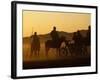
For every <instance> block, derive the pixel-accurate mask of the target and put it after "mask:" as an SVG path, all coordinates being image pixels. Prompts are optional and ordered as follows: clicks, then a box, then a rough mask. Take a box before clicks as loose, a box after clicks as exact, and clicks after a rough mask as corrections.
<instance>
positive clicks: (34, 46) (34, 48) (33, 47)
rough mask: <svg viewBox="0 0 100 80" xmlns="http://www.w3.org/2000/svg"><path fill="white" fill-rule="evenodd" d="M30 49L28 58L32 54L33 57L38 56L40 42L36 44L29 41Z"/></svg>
mask: <svg viewBox="0 0 100 80" xmlns="http://www.w3.org/2000/svg"><path fill="white" fill-rule="evenodd" d="M30 47H31V55H30V56H32V54H33V52H34V54H35V55H39V52H40V42H39V41H37V42H34V41H31V45H30Z"/></svg>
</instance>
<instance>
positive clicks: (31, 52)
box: [30, 45, 33, 57]
mask: <svg viewBox="0 0 100 80" xmlns="http://www.w3.org/2000/svg"><path fill="white" fill-rule="evenodd" d="M30 51H31V54H30V57H31V56H32V54H33V47H32V45H31V50H30Z"/></svg>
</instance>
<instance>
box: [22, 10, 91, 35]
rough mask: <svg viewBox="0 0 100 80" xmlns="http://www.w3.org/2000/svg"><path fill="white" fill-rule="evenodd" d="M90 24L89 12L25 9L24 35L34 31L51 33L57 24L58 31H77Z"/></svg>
mask: <svg viewBox="0 0 100 80" xmlns="http://www.w3.org/2000/svg"><path fill="white" fill-rule="evenodd" d="M90 24H91V14H89V13H87V14H86V13H67V12H66V13H64V12H44V11H23V37H27V36H30V35H31V34H32V31H33V33H34V32H35V31H36V32H37V33H38V34H46V33H49V32H51V30H52V29H53V26H56V28H57V30H58V31H65V32H75V31H77V30H82V29H88V25H90ZM32 29H33V30H32Z"/></svg>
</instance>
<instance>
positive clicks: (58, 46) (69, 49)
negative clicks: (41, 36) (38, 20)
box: [31, 36, 90, 56]
mask: <svg viewBox="0 0 100 80" xmlns="http://www.w3.org/2000/svg"><path fill="white" fill-rule="evenodd" d="M84 40H85V39H84V38H83V42H82V44H81V45H75V42H74V41H73V40H66V37H65V36H61V37H60V38H59V39H58V40H57V41H56V42H54V41H52V40H47V41H45V43H44V44H45V54H46V56H48V55H49V51H50V49H51V48H53V49H55V50H56V53H57V55H59V56H61V55H62V54H65V55H68V54H70V55H84V54H88V53H89V52H88V46H89V45H87V44H86V41H84ZM89 47H90V46H89ZM33 52H34V54H37V55H39V52H40V46H39V47H38V48H37V50H34V49H33V48H32V47H31V54H33Z"/></svg>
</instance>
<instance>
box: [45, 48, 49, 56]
mask: <svg viewBox="0 0 100 80" xmlns="http://www.w3.org/2000/svg"><path fill="white" fill-rule="evenodd" d="M48 52H49V48H48V47H46V56H48Z"/></svg>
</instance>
